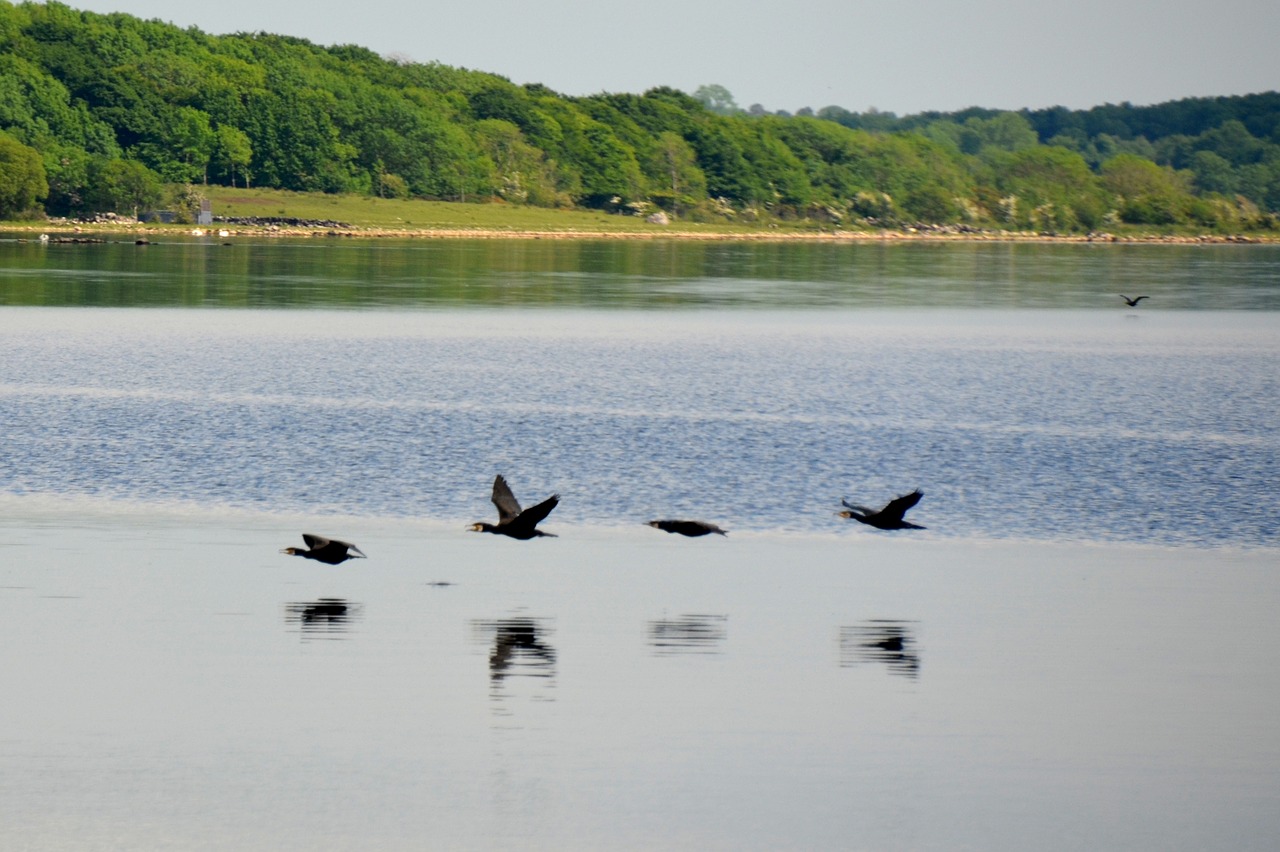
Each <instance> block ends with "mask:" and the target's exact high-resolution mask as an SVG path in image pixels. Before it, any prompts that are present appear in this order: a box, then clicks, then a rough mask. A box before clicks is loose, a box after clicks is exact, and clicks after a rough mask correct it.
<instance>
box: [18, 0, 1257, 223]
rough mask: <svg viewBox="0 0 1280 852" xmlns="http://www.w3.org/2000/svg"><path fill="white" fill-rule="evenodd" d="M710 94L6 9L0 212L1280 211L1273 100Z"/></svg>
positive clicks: (1178, 216)
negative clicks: (372, 207) (168, 205)
mask: <svg viewBox="0 0 1280 852" xmlns="http://www.w3.org/2000/svg"><path fill="white" fill-rule="evenodd" d="M704 90H706V91H710V90H716V91H717V92H718V93H719V94H721V95H725V94H727V93H725V92H724V90H723V89H722V88H720V87H704V89H700V90H699V94H701V95H703V97H701V99H700V98H699V97H693V96H690V95H687V94H685V93H682V92H679V91H676V90H673V89H667V88H658V89H652V90H650V91H648V92H645V93H644V94H642V95H632V94H601V95H595V96H591V97H581V98H573V97H566V96H563V95H559V94H557V93H555V92H553V91H551V90H549V89H547V88H545V87H543V86H538V85H529V86H517V85H514V84H512V83H511V82H510V81H508V80H506V79H504V78H502V77H498V76H495V75H492V74H487V73H483V72H478V71H469V70H465V69H459V68H451V67H448V66H443V65H439V64H435V63H428V64H418V63H410V62H400V61H396V60H394V59H387V58H382V57H379V56H377V55H376V54H374V53H372V52H371V51H368V50H366V49H364V48H360V47H354V46H337V47H320V46H317V45H314V44H311V43H310V42H307V41H305V40H301V39H296V38H290V37H286V36H278V35H268V34H264V33H257V34H237V35H230V36H211V35H207V34H205V33H203V32H201V31H199V30H197V29H194V28H191V29H181V28H178V27H175V26H172V25H169V24H165V23H161V22H159V21H143V20H140V19H137V18H134V17H132V16H129V15H123V14H111V15H99V14H95V13H90V12H80V11H77V10H74V9H72V8H70V7H68V6H65V5H63V4H60V3H56V2H49V3H43V4H36V3H22V4H17V5H15V4H11V3H7V2H3V0H0V215H8V216H13V215H22V214H24V213H31V212H35V211H37V210H43V211H47V212H48V213H51V214H55V215H80V214H86V213H92V212H97V211H116V212H132V211H134V210H136V209H139V208H146V207H150V206H153V205H155V204H158V203H160V201H161V197H162V193H163V192H164V191H165V187H166V186H179V187H188V186H195V187H198V186H199V185H200V184H204V183H210V182H212V183H219V184H223V185H232V186H266V187H273V188H280V189H291V190H301V191H322V192H332V193H337V192H353V193H365V194H369V195H374V196H382V197H399V198H403V197H421V198H431V199H444V200H455V201H499V202H504V203H510V204H530V205H539V206H549V207H555V206H562V207H570V206H582V207H593V208H602V209H608V210H615V211H617V212H621V213H637V214H647V213H651V212H654V211H656V210H662V211H665V212H666V213H667V214H669V215H671V216H674V217H676V218H686V219H694V220H704V221H705V220H714V219H727V220H737V221H761V220H774V219H777V220H785V219H806V220H811V221H818V222H824V223H828V224H833V223H842V224H845V225H860V224H862V223H871V224H873V225H876V224H879V225H903V224H911V223H917V222H927V223H953V224H964V225H971V226H975V227H996V228H1010V229H1018V230H1026V229H1033V230H1038V231H1058V232H1067V231H1083V230H1097V229H1105V228H1108V227H1111V226H1114V225H1118V224H1120V223H1132V224H1136V225H1155V226H1165V225H1169V226H1194V227H1198V228H1205V229H1218V230H1243V229H1252V228H1260V227H1275V226H1276V223H1277V216H1276V214H1277V213H1278V212H1280V102H1278V101H1280V95H1277V94H1275V93H1271V94H1267V95H1257V96H1249V97H1245V98H1216V99H1194V100H1188V101H1179V102H1177V103H1174V104H1165V105H1161V106H1158V107H1143V108H1135V107H1130V106H1127V105H1121V106H1119V107H1112V106H1107V107H1098V108H1096V109H1094V110H1088V111H1083V112H1080V111H1077V112H1072V111H1069V110H1042V111H1023V112H1017V113H1015V112H995V111H987V110H968V111H965V112H962V113H953V114H923V115H919V116H910V117H906V118H898V117H897V116H894V115H892V114H891V113H877V112H874V111H871V112H868V113H861V114H858V113H850V112H848V111H846V110H843V109H840V108H838V107H828V108H826V109H824V110H820V111H819V112H818V113H816V114H812V113H811V114H807V115H803V114H802V115H794V116H791V115H779V114H765V113H764V111H763V110H760V109H756V108H753V109H752V110H748V111H743V110H737V109H726V108H725V104H724V103H723V102H722V101H713V100H712V99H710V98H708V97H706V96H705V95H706V91H704ZM804 112H810V111H804ZM185 192H186V196H187V198H188V199H190V198H191V197H193V195H194V194H195V193H192V192H191V191H190V190H189V189H188V190H185ZM197 193H198V190H197Z"/></svg>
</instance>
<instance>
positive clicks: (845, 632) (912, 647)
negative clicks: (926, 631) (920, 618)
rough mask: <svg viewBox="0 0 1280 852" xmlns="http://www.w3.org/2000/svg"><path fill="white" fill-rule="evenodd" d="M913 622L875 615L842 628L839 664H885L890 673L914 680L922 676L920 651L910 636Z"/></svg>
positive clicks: (849, 665) (913, 638) (843, 666)
mask: <svg viewBox="0 0 1280 852" xmlns="http://www.w3.org/2000/svg"><path fill="white" fill-rule="evenodd" d="M911 624H912V622H910V621H896V620H893V619H882V618H873V619H871V620H869V621H864V622H862V623H860V624H854V625H851V626H848V627H841V628H840V666H841V667H842V668H847V667H851V666H856V665H858V664H859V663H884V664H885V665H886V666H888V668H889V672H890V673H891V674H897V675H902V676H903V677H906V678H910V679H911V680H915V679H916V678H917V677H919V676H920V654H919V652H917V651H916V640H915V637H913V636H912V635H911V626H910V625H911Z"/></svg>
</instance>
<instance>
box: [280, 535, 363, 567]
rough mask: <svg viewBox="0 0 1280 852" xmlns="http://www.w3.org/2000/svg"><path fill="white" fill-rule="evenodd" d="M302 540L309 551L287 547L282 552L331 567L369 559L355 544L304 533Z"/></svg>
mask: <svg viewBox="0 0 1280 852" xmlns="http://www.w3.org/2000/svg"><path fill="white" fill-rule="evenodd" d="M302 540H303V541H305V542H306V543H307V548H308V549H307V550H303V549H302V548H301V547H286V548H285V549H284V550H282V551H280V552H281V553H287V554H289V555H290V556H303V557H306V558H307V559H315V560H316V561H318V562H324V563H326V564H329V565H337V564H338V563H340V562H346V561H347V560H348V559H365V558H367V557H366V556H365V555H364V553H362V552H361V550H360V548H358V547H356V546H355V545H354V544H351V543H350V542H346V541H338V540H337V539H336V538H325V537H324V536H322V535H312V534H311V533H303V534H302Z"/></svg>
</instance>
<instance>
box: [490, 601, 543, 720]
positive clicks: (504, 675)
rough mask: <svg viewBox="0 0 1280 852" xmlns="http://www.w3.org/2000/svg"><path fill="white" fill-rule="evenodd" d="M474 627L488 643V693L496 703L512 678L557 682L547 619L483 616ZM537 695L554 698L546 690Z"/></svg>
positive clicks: (535, 682) (534, 681) (502, 696)
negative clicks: (490, 617) (490, 618)
mask: <svg viewBox="0 0 1280 852" xmlns="http://www.w3.org/2000/svg"><path fill="white" fill-rule="evenodd" d="M472 629H473V630H474V631H475V634H476V636H477V637H478V638H479V639H480V640H481V641H483V642H485V643H487V644H488V645H489V688H490V690H489V695H490V698H492V699H493V700H494V701H495V702H501V701H502V700H503V698H505V697H506V695H507V688H508V680H509V679H515V678H532V679H533V681H532V682H533V683H534V684H535V685H536V684H542V685H545V686H547V687H552V686H554V685H555V676H556V649H555V648H554V647H552V646H551V644H550V643H549V642H548V641H547V637H548V636H549V635H550V633H551V629H550V628H549V627H548V626H547V619H544V618H534V617H531V616H512V617H509V618H499V619H495V620H488V619H480V620H476V621H473V622H472ZM534 697H535V698H541V699H544V700H547V701H550V700H552V698H551V696H550V695H548V694H545V693H538V694H535V696H534Z"/></svg>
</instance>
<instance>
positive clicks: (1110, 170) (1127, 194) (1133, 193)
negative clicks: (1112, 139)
mask: <svg viewBox="0 0 1280 852" xmlns="http://www.w3.org/2000/svg"><path fill="white" fill-rule="evenodd" d="M1102 182H1103V185H1104V186H1105V187H1106V188H1107V189H1109V190H1110V191H1111V192H1113V193H1115V194H1116V195H1117V196H1119V209H1120V218H1121V219H1122V220H1123V221H1125V222H1129V223H1132V224H1135V225H1169V224H1173V223H1175V222H1180V221H1183V220H1185V219H1186V217H1187V213H1188V211H1189V210H1190V206H1191V200H1192V199H1191V194H1190V193H1189V192H1188V191H1187V185H1186V179H1185V177H1184V176H1183V175H1180V174H1178V173H1176V172H1174V171H1173V169H1170V168H1168V167H1167V166H1158V165H1156V164H1155V163H1153V162H1151V161H1150V160H1144V159H1143V158H1141V157H1139V156H1136V155H1134V154H1119V155H1117V156H1115V157H1112V158H1111V159H1110V160H1107V161H1106V162H1105V163H1103V164H1102Z"/></svg>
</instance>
